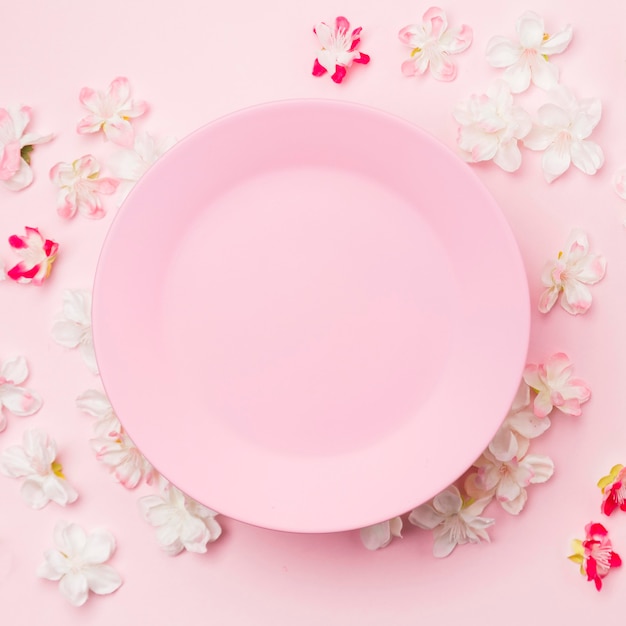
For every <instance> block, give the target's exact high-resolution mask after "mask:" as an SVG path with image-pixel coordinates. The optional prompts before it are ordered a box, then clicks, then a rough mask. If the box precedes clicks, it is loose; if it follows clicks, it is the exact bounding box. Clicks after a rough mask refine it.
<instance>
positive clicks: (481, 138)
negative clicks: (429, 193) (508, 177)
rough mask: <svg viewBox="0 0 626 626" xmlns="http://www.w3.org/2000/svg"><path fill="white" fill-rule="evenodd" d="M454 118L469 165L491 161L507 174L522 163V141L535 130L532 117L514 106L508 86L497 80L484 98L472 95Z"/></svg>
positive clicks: (464, 156) (461, 146)
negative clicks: (520, 142) (457, 124)
mask: <svg viewBox="0 0 626 626" xmlns="http://www.w3.org/2000/svg"><path fill="white" fill-rule="evenodd" d="M453 115H454V119H455V120H456V121H457V122H458V123H459V130H458V136H457V143H458V146H459V148H460V149H461V151H462V154H463V158H464V159H465V160H466V161H469V162H470V163H478V162H480V161H491V160H492V159H493V162H494V163H495V164H496V165H498V166H499V167H501V168H502V169H503V170H504V171H505V172H514V171H516V170H517V169H519V167H520V165H521V164H522V153H521V152H520V149H519V145H518V144H519V140H520V139H522V138H524V137H525V136H526V135H527V134H528V133H529V132H530V129H531V127H532V122H531V119H530V115H528V113H527V112H526V111H525V110H524V109H522V107H520V106H518V105H516V104H514V103H513V96H512V95H511V90H510V88H509V86H508V85H507V84H506V83H505V82H504V81H503V80H497V81H495V82H494V83H493V84H492V85H491V86H490V87H489V89H488V90H487V93H485V94H481V95H472V96H470V97H469V98H468V99H467V100H465V101H464V102H461V103H459V104H458V105H457V107H456V108H455V110H454V112H453Z"/></svg>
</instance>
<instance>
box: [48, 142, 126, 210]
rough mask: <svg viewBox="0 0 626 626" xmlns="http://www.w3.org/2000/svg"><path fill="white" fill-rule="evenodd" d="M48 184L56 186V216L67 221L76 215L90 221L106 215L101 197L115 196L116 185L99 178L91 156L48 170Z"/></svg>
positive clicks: (109, 180)
mask: <svg viewBox="0 0 626 626" xmlns="http://www.w3.org/2000/svg"><path fill="white" fill-rule="evenodd" d="M50 180H51V181H52V182H53V183H54V184H55V185H57V187H58V188H59V193H58V195H57V213H58V214H59V215H60V216H61V217H64V218H67V219H70V218H72V217H74V215H76V212H77V211H78V212H79V213H80V214H81V215H84V216H85V217H89V218H91V219H101V218H103V217H104V216H105V215H106V211H105V210H104V207H103V206H102V198H101V197H100V196H101V195H103V194H104V195H108V194H112V193H114V192H115V190H116V189H117V186H118V184H119V181H117V180H115V179H114V178H100V164H99V163H98V162H97V161H96V159H95V158H94V157H93V156H92V155H91V154H86V155H84V156H82V157H80V159H76V160H75V161H73V162H72V163H57V164H56V165H55V166H54V167H53V168H52V169H51V170H50Z"/></svg>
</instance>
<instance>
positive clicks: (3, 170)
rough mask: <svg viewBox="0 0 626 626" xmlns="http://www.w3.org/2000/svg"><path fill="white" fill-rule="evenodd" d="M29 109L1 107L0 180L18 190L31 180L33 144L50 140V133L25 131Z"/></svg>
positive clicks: (28, 120)
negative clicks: (39, 133)
mask: <svg viewBox="0 0 626 626" xmlns="http://www.w3.org/2000/svg"><path fill="white" fill-rule="evenodd" d="M31 110H32V109H31V108H30V107H27V106H22V107H19V108H18V107H9V108H8V109H3V108H0V182H2V183H3V184H4V186H5V187H6V188H7V189H10V190H11V191H20V190H21V189H24V188H25V187H28V186H29V185H30V184H31V183H32V182H33V172H32V170H31V169H30V155H31V152H32V151H33V146H34V145H35V144H38V143H45V142H47V141H50V140H51V139H52V135H36V134H35V133H27V132H26V127H27V126H28V124H29V123H30V115H31Z"/></svg>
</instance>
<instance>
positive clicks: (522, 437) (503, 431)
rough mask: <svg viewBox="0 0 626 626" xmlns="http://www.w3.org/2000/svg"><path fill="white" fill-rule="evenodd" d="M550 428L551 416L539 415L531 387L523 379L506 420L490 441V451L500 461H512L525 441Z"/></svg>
mask: <svg viewBox="0 0 626 626" xmlns="http://www.w3.org/2000/svg"><path fill="white" fill-rule="evenodd" d="M548 428H550V418H549V417H547V416H546V417H537V416H536V415H535V414H534V413H533V410H532V406H531V401H530V388H529V387H528V385H527V384H526V383H525V382H524V381H522V382H521V384H520V386H519V389H518V391H517V394H516V396H515V399H514V400H513V403H512V405H511V409H510V411H509V412H508V414H507V416H506V418H505V419H504V422H503V423H502V425H501V426H500V428H499V429H498V431H497V432H496V434H495V435H494V437H493V439H492V440H491V442H490V443H489V448H488V450H489V452H490V453H491V454H492V455H493V456H494V457H495V458H496V459H497V460H498V461H510V460H512V459H513V458H514V457H517V456H519V455H520V450H521V449H522V448H523V447H524V445H526V443H525V441H526V440H528V439H534V438H535V437H539V435H541V434H543V433H544V432H545V431H546V430H548Z"/></svg>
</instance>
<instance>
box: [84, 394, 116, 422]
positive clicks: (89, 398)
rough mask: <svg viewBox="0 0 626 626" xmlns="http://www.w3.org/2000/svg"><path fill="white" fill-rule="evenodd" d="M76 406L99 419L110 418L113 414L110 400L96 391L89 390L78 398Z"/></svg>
mask: <svg viewBox="0 0 626 626" xmlns="http://www.w3.org/2000/svg"><path fill="white" fill-rule="evenodd" d="M76 406H77V407H78V409H80V410H81V411H83V412H85V413H88V414H89V415H93V416H94V417H97V418H103V417H108V416H109V415H110V414H111V413H112V412H113V408H112V407H111V403H110V402H109V399H108V398H107V397H106V396H105V395H104V394H103V393H102V392H101V391H97V390H96V389H89V390H87V391H85V392H84V393H82V394H81V395H80V396H78V397H77V398H76Z"/></svg>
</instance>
